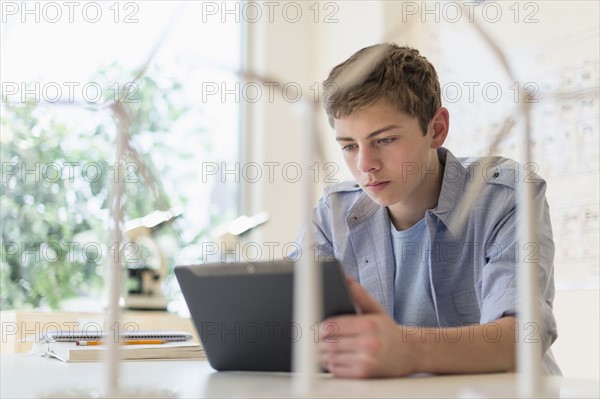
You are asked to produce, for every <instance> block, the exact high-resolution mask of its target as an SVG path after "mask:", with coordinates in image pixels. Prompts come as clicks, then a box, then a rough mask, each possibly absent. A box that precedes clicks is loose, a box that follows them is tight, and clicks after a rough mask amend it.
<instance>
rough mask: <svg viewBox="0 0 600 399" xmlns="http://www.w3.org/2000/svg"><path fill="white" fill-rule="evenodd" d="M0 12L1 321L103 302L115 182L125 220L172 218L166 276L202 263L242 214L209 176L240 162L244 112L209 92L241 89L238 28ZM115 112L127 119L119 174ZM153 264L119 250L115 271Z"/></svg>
mask: <svg viewBox="0 0 600 399" xmlns="http://www.w3.org/2000/svg"><path fill="white" fill-rule="evenodd" d="M2 8H3V10H2V14H3V16H2V18H3V23H2V56H1V58H2V60H1V70H2V76H1V80H2V104H1V107H2V135H1V141H2V149H1V157H2V159H1V162H2V194H1V196H2V259H1V264H0V271H1V277H0V287H1V294H0V304H1V305H2V308H3V309H6V308H19V307H37V306H50V307H57V306H59V304H60V303H61V301H63V300H64V299H66V298H68V297H72V296H81V295H88V294H89V293H90V292H92V293H94V295H96V296H97V295H99V293H100V291H101V287H102V285H103V273H104V262H105V261H106V257H108V256H111V255H114V253H113V251H112V250H111V247H110V246H108V245H107V243H108V240H109V236H108V232H107V226H108V223H107V221H108V217H109V202H110V198H111V197H110V195H111V190H112V183H113V182H114V181H115V180H117V179H122V181H123V182H124V185H125V190H126V200H125V220H126V221H128V220H132V219H135V218H141V217H144V216H146V215H148V214H151V213H152V212H153V211H156V210H168V209H174V208H180V209H181V210H182V214H181V216H180V217H178V218H176V219H175V222H174V223H170V224H169V225H168V226H167V227H166V228H164V229H163V230H164V231H159V232H158V233H157V236H156V240H157V242H158V243H159V246H160V248H161V249H162V252H163V253H164V254H165V255H167V258H168V263H169V265H170V266H172V265H173V263H174V262H175V261H182V262H183V261H186V262H188V261H197V260H199V259H198V256H199V254H200V248H199V241H200V240H201V239H202V238H203V237H204V236H206V234H207V232H208V231H209V229H210V226H213V225H215V224H219V223H222V222H224V221H228V220H231V219H232V218H234V217H235V216H236V215H237V213H238V202H239V201H238V197H239V192H238V185H237V184H235V182H223V183H219V181H218V180H215V179H207V178H205V175H206V174H207V173H211V171H212V170H213V168H214V167H220V165H221V164H222V163H231V162H234V161H235V160H237V159H238V157H239V130H240V129H239V127H240V125H241V124H240V117H241V112H240V103H239V102H232V101H219V97H218V94H217V95H215V94H214V93H213V94H211V92H210V90H207V88H213V87H217V88H220V87H221V85H225V86H227V84H228V82H229V84H230V85H231V84H233V83H230V82H235V81H238V80H239V79H238V78H237V76H236V75H235V71H236V70H239V68H240V64H241V26H240V24H239V23H221V21H219V20H218V19H214V18H213V19H211V20H206V21H202V19H203V18H202V15H203V14H202V9H201V8H202V2H166V1H165V2H154V1H152V2H150V1H146V2H139V1H138V2H116V1H115V2H65V3H60V2H3V4H2ZM232 22H234V21H232ZM147 60H149V62H148V63H147V65H146V61H147ZM116 103H120V104H121V105H123V106H124V107H125V108H123V109H126V111H127V112H128V115H129V119H128V120H129V124H128V131H129V135H130V138H131V140H130V150H128V151H127V160H126V162H125V163H124V164H123V165H117V164H116V163H115V155H114V154H115V150H114V148H115V132H116V122H117V119H116V117H115V112H114V111H113V110H114V104H116ZM149 256H151V255H149V254H147V253H144V252H143V251H140V250H139V248H132V249H131V250H129V251H128V249H127V248H125V251H124V253H123V261H124V263H125V264H127V263H128V261H130V262H132V263H136V262H137V263H144V262H145V261H149V262H150V260H149V259H146V258H145V257H149Z"/></svg>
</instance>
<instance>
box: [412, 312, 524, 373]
mask: <svg viewBox="0 0 600 399" xmlns="http://www.w3.org/2000/svg"><path fill="white" fill-rule="evenodd" d="M516 321H517V319H516V318H515V317H504V318H502V319H499V320H496V321H494V322H492V323H488V324H479V325H471V326H465V327H447V328H422V327H419V328H411V327H410V326H400V328H401V329H402V336H403V340H405V342H406V343H407V344H409V345H411V346H412V347H413V348H414V350H415V355H416V356H415V362H416V365H415V366H416V371H417V372H426V373H438V374H446V373H448V374H452V373H486V372H502V371H513V370H514V369H515V328H516V324H515V323H516Z"/></svg>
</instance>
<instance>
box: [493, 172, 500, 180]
mask: <svg viewBox="0 0 600 399" xmlns="http://www.w3.org/2000/svg"><path fill="white" fill-rule="evenodd" d="M499 177H500V172H496V173H494V174H493V175H492V178H494V179H497V178H499Z"/></svg>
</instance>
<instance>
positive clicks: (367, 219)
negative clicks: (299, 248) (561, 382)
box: [298, 148, 560, 374]
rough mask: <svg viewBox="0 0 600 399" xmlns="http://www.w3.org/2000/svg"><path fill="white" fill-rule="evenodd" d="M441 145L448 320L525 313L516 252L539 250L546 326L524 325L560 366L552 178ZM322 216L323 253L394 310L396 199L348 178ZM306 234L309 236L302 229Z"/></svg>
mask: <svg viewBox="0 0 600 399" xmlns="http://www.w3.org/2000/svg"><path fill="white" fill-rule="evenodd" d="M438 155H439V158H440V162H441V163H442V165H444V177H443V183H442V189H441V192H440V197H439V200H438V204H437V207H436V208H435V209H431V210H428V211H427V212H426V214H425V222H426V224H427V230H428V232H429V237H430V246H431V248H430V253H429V262H428V265H429V279H430V286H431V292H432V295H433V302H434V306H435V312H436V315H437V318H438V323H439V327H450V326H465V325H470V324H477V323H481V324H484V323H490V322H493V321H495V320H497V319H499V318H501V317H503V316H508V315H516V314H517V282H516V275H517V264H518V263H517V262H518V261H519V256H521V257H523V256H530V258H531V260H534V261H537V264H538V266H539V267H538V282H539V288H540V299H539V301H538V303H539V310H540V314H541V325H540V328H539V330H538V331H532V330H531V329H529V330H526V329H523V328H520V332H521V338H522V337H524V336H525V335H528V338H530V339H536V338H540V339H541V341H542V345H543V350H544V353H545V356H544V359H543V367H544V370H545V371H546V372H547V373H549V374H560V369H559V368H558V366H557V364H556V362H555V361H554V358H553V356H552V353H551V351H550V345H551V344H552V342H554V340H555V339H556V337H557V331H556V321H555V319H554V315H553V313H552V302H553V300H554V264H553V262H554V243H553V240H552V227H551V224H550V214H549V207H548V203H547V201H546V197H545V188H546V182H545V181H544V180H543V179H541V178H540V177H539V176H533V177H532V176H530V175H528V173H529V172H528V171H526V170H524V169H523V168H521V167H520V166H519V165H518V164H517V163H516V162H514V161H512V160H510V159H506V158H502V157H488V158H479V159H461V160H458V159H457V158H456V157H454V155H453V154H452V153H451V152H450V151H448V150H446V149H444V148H441V149H439V150H438ZM526 172H527V173H526ZM477 174H479V176H476V175H477ZM482 174H483V175H482ZM480 176H484V178H485V183H484V184H483V186H482V188H481V191H480V193H479V195H478V197H477V199H476V200H475V202H474V203H473V205H472V206H471V209H470V211H469V215H468V218H467V221H466V223H465V224H464V225H463V226H457V225H456V224H455V223H453V221H454V219H456V218H455V216H456V215H455V213H457V209H458V208H459V205H460V201H461V199H462V198H463V196H464V193H465V191H466V189H467V186H468V185H469V184H472V182H473V181H474V180H475V178H476V177H480ZM519 178H521V179H528V180H527V181H532V183H531V184H533V185H534V187H535V189H534V191H535V196H534V204H535V206H534V210H535V214H534V218H535V222H536V223H537V229H536V231H537V233H538V237H537V243H536V246H535V247H532V246H527V245H526V244H523V243H519V242H517V238H516V230H517V217H516V206H517V204H516V186H517V184H518V179H519ZM313 225H314V227H315V230H314V231H315V232H314V239H315V241H316V242H317V243H318V246H317V247H318V251H319V257H321V258H322V259H323V258H328V257H335V258H336V259H338V260H339V261H340V263H341V265H342V267H343V268H344V270H345V272H346V274H347V275H349V276H351V277H353V278H354V279H355V280H356V281H357V282H359V283H360V284H361V285H362V286H363V287H364V288H365V289H366V290H367V291H368V292H369V293H370V294H371V295H372V296H373V297H374V298H375V299H376V300H377V301H379V303H381V305H382V306H383V307H384V309H385V310H386V311H387V313H388V314H389V315H390V316H391V317H393V316H394V286H395V285H394V264H395V263H394V252H393V248H392V242H391V237H390V227H389V226H390V219H389V216H388V212H387V209H386V208H385V207H383V206H380V205H378V204H377V203H375V202H374V201H373V200H371V198H369V197H368V196H367V194H366V193H365V192H363V190H362V189H361V188H360V187H359V186H358V185H357V184H356V183H355V182H343V183H339V184H336V185H333V186H331V187H329V188H328V189H327V190H326V191H325V195H324V196H323V197H322V198H321V200H320V201H319V203H318V205H317V207H316V208H315V210H314V215H313ZM298 242H302V238H301V237H300V238H299V240H298ZM531 248H534V251H533V252H532V251H530V250H529V249H531ZM528 250H529V251H528Z"/></svg>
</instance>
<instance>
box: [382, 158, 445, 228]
mask: <svg viewBox="0 0 600 399" xmlns="http://www.w3.org/2000/svg"><path fill="white" fill-rule="evenodd" d="M430 168H432V169H433V170H434V171H435V173H429V174H426V175H425V177H424V182H423V184H421V185H420V186H419V187H418V188H417V191H416V192H415V193H414V195H412V196H411V197H410V198H408V199H407V200H406V201H403V202H400V203H397V204H394V205H390V206H388V214H389V216H390V220H391V221H392V224H393V225H394V227H395V228H396V230H398V231H402V230H407V229H409V228H411V227H412V226H414V225H415V224H417V223H418V222H419V221H420V220H421V219H423V218H424V217H425V212H426V211H428V210H429V209H434V208H435V207H436V206H437V204H438V200H439V198H440V192H441V190H442V181H443V177H444V165H442V163H441V162H440V160H439V157H438V155H437V151H436V154H435V159H434V166H433V167H431V166H430Z"/></svg>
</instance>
